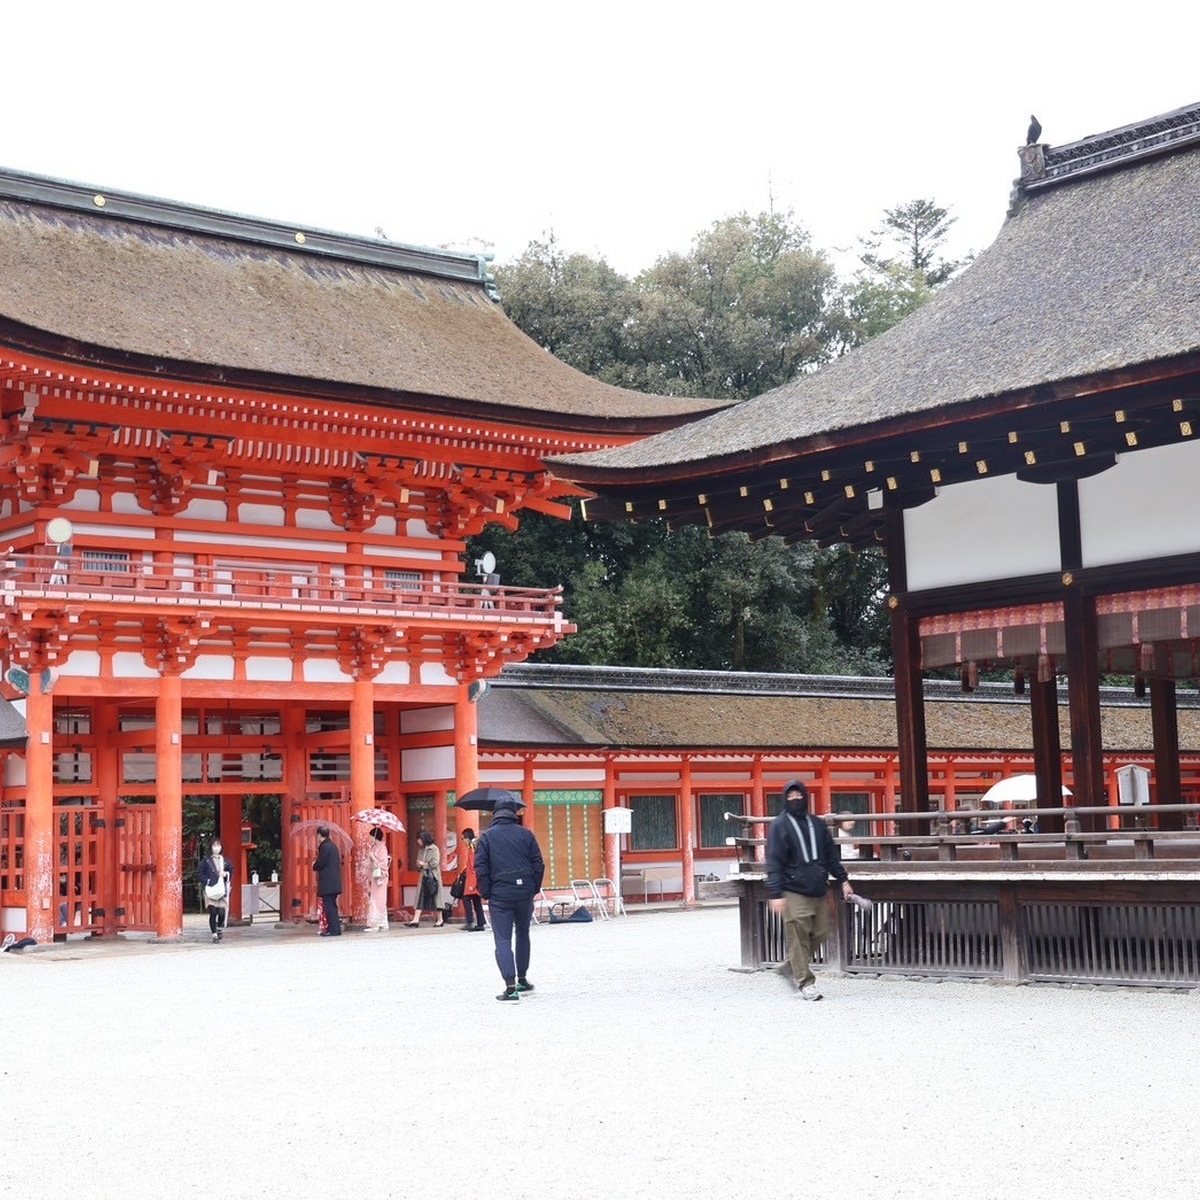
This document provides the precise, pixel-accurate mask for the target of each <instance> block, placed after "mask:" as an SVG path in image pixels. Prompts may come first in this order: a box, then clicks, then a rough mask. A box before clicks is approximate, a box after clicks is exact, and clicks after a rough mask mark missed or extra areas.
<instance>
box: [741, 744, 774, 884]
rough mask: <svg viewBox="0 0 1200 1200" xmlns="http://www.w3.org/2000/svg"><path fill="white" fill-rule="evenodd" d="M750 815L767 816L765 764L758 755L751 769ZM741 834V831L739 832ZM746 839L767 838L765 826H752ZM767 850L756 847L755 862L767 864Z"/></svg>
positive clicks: (747, 832)
mask: <svg viewBox="0 0 1200 1200" xmlns="http://www.w3.org/2000/svg"><path fill="white" fill-rule="evenodd" d="M750 815H751V816H752V817H765V816H766V815H767V792H766V788H765V787H764V786H763V764H762V756H761V755H758V754H756V755H755V756H754V762H753V763H752V764H751V767H750ZM737 832H738V833H741V832H742V831H741V830H740V829H739V830H738V831H737ZM745 836H746V837H765V836H766V826H765V825H751V826H749V827H748V828H746V830H745ZM766 860H767V848H766V847H765V846H755V847H754V861H755V862H766Z"/></svg>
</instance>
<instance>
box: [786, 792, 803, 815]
mask: <svg viewBox="0 0 1200 1200" xmlns="http://www.w3.org/2000/svg"><path fill="white" fill-rule="evenodd" d="M784 804H785V805H786V807H787V810H788V812H790V813H791V814H792V816H793V817H803V816H806V815H807V814H808V801H807V800H806V799H805V798H804V797H803V796H789V797H788V798H787V799H786V800H785V801H784Z"/></svg>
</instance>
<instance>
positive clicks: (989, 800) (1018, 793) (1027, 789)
mask: <svg viewBox="0 0 1200 1200" xmlns="http://www.w3.org/2000/svg"><path fill="white" fill-rule="evenodd" d="M1062 794H1063V795H1064V796H1069V795H1070V794H1071V789H1070V788H1068V787H1064V788H1063V790H1062ZM1037 798H1038V790H1037V776H1036V775H1010V776H1009V777H1008V778H1007V779H1001V780H1000V782H999V783H993V784H992V786H991V787H990V788H988V790H987V791H986V792H984V793H983V795H982V796H981V797H980V799H979V803H980V804H1032V803H1033V802H1034V801H1035V800H1037Z"/></svg>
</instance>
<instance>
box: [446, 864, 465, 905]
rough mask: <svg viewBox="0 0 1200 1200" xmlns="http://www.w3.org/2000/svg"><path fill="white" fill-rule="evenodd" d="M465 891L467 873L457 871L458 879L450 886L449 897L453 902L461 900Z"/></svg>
mask: <svg viewBox="0 0 1200 1200" xmlns="http://www.w3.org/2000/svg"><path fill="white" fill-rule="evenodd" d="M466 891H467V873H466V871H459V873H458V878H457V879H456V880H455V881H454V882H453V883H452V884H451V885H450V895H451V896H453V897H454V899H455V900H461V899H462V898H463V896H464V895H465V894H466Z"/></svg>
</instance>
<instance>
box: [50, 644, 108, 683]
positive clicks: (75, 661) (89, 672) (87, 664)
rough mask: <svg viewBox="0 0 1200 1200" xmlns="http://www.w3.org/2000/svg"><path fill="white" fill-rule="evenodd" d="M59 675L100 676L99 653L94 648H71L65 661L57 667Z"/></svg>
mask: <svg viewBox="0 0 1200 1200" xmlns="http://www.w3.org/2000/svg"><path fill="white" fill-rule="evenodd" d="M58 673H59V675H73V676H75V677H76V678H83V679H98V678H99V677H100V655H99V653H98V652H97V651H95V650H72V651H71V653H70V655H69V657H68V658H67V661H66V662H64V663H61V664H60V665H59V667H58Z"/></svg>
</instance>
